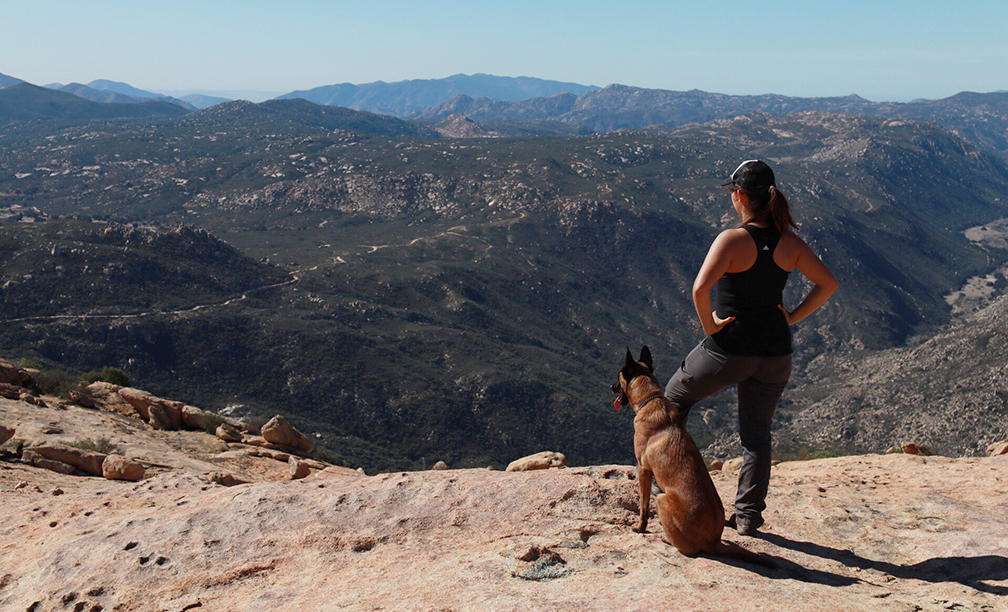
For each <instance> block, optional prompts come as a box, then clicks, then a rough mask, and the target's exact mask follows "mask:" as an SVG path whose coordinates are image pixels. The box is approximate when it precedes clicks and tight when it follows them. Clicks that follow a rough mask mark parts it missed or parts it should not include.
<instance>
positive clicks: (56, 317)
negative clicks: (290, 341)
mask: <svg viewBox="0 0 1008 612" xmlns="http://www.w3.org/2000/svg"><path fill="white" fill-rule="evenodd" d="M299 280H301V279H300V277H299V276H297V275H296V274H293V273H291V278H289V279H288V280H285V281H283V282H280V283H271V284H269V285H262V286H260V287H253V288H252V289H248V290H246V291H243V292H242V293H241V295H238V296H235V297H232V298H228V299H227V300H224V301H223V302H213V303H211V304H198V305H196V306H192V307H190V308H180V309H178V310H149V311H145V312H135V313H127V314H81V315H40V316H35V317H19V318H16V319H0V323H28V322H34V321H85V320H100V319H140V318H143V317H151V316H165V315H169V316H170V315H180V314H186V313H190V312H197V311H200V310H205V309H207V308H218V307H220V306H230V305H231V304H233V303H235V302H240V301H242V300H245V299H247V298H248V295H249V294H250V293H256V292H258V291H265V290H267V289H274V288H276V287H283V286H285V285H293V284H294V283H296V282H298V281H299Z"/></svg>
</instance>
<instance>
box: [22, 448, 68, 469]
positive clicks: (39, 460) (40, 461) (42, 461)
mask: <svg viewBox="0 0 1008 612" xmlns="http://www.w3.org/2000/svg"><path fill="white" fill-rule="evenodd" d="M21 461H24V462H25V463H27V464H29V465H34V466H35V467H40V468H44V469H47V470H51V471H53V472H59V473H60V474H73V473H74V468H73V466H72V465H69V464H66V463H63V462H62V461H54V460H52V459H46V458H45V457H43V456H42V455H40V454H38V453H36V452H35V451H33V450H31V449H25V451H24V452H23V453H22V454H21Z"/></svg>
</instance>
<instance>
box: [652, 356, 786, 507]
mask: <svg viewBox="0 0 1008 612" xmlns="http://www.w3.org/2000/svg"><path fill="white" fill-rule="evenodd" d="M790 377H791V355H784V356H782V357H748V356H743V355H725V354H722V353H719V352H716V351H712V350H710V349H708V348H707V347H706V346H704V343H703V342H701V343H700V344H699V345H697V347H696V348H694V349H693V350H692V351H690V354H689V355H687V356H686V359H685V360H683V362H682V365H681V366H680V367H679V370H678V371H677V372H676V373H675V374H674V375H673V376H672V378H671V379H669V381H668V384H667V385H665V397H667V398H669V399H670V400H671V401H672V403H673V404H675V405H676V407H678V409H679V415H680V416H681V417H682V420H683V423H685V422H686V417H687V415H689V411H690V408H692V407H693V404H695V403H697V402H699V401H700V400H702V399H703V398H705V397H707V396H710V395H713V394H714V393H717V392H718V391H720V390H722V389H724V388H726V387H730V386H732V385H738V418H739V437H740V438H741V439H742V457H743V463H742V469H741V470H739V479H738V493H737V494H736V497H735V514H737V515H738V516H741V517H744V518H745V519H748V520H749V521H750V522H753V521H755V523H753V524H756V525H758V524H760V523H762V513H763V510H764V509H765V508H766V502H765V500H766V495H767V487H768V485H769V484H770V421H771V420H772V419H773V413H774V410H776V409H777V402H778V400H780V397H781V394H783V393H784V387H785V386H786V385H787V381H788V379H789V378H790Z"/></svg>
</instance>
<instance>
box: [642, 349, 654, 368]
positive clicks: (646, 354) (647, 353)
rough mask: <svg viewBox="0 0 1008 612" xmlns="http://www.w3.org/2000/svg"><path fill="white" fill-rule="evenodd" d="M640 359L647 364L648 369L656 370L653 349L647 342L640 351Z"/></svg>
mask: <svg viewBox="0 0 1008 612" xmlns="http://www.w3.org/2000/svg"><path fill="white" fill-rule="evenodd" d="M639 361H640V362H641V363H643V364H644V365H646V366H647V369H649V370H651V371H652V372H654V362H653V361H651V349H649V348H648V347H647V345H646V344H645V345H644V348H642V349H641V351H640V360H639Z"/></svg>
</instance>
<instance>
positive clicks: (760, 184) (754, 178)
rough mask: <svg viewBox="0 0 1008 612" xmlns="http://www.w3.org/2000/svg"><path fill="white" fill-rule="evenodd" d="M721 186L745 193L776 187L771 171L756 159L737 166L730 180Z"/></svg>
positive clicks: (764, 163)
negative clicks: (737, 188)
mask: <svg viewBox="0 0 1008 612" xmlns="http://www.w3.org/2000/svg"><path fill="white" fill-rule="evenodd" d="M721 184H722V185H723V186H725V187H727V186H728V185H735V186H736V187H741V188H742V189H745V190H746V191H759V190H762V189H767V188H768V187H770V186H771V185H773V186H774V187H776V186H777V179H776V178H774V173H773V170H771V169H770V166H768V165H766V162H763V161H761V160H758V159H747V160H746V161H744V162H742V163H741V164H739V167H738V168H736V169H735V172H732V175H731V179H729V180H728V181H725V182H724V183H721Z"/></svg>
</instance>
